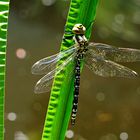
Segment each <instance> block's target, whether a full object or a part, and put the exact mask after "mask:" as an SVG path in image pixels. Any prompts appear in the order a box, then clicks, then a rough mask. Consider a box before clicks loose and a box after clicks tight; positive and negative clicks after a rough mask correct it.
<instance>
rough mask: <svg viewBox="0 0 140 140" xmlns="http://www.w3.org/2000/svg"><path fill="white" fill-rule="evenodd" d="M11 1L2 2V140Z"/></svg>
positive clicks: (0, 44)
mask: <svg viewBox="0 0 140 140" xmlns="http://www.w3.org/2000/svg"><path fill="white" fill-rule="evenodd" d="M8 10H9V0H0V140H4V98H5V96H4V91H5V61H6V43H7V25H8V13H9V11H8Z"/></svg>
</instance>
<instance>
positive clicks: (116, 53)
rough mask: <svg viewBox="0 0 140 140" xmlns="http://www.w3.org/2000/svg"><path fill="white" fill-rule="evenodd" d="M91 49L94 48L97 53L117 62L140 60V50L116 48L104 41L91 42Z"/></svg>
mask: <svg viewBox="0 0 140 140" xmlns="http://www.w3.org/2000/svg"><path fill="white" fill-rule="evenodd" d="M88 48H89V50H90V49H92V50H93V51H94V52H95V53H96V54H97V55H100V56H102V57H104V58H105V59H108V60H112V61H115V62H135V61H140V50H138V49H131V48H115V47H113V46H111V45H107V44H102V43H90V44H89V46H88Z"/></svg>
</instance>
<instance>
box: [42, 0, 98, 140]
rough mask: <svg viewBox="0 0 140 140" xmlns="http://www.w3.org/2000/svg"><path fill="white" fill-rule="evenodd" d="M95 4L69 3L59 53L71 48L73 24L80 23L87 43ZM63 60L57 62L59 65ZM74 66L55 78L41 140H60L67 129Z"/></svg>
mask: <svg viewBox="0 0 140 140" xmlns="http://www.w3.org/2000/svg"><path fill="white" fill-rule="evenodd" d="M97 3H98V0H72V1H71V5H70V10H69V15H68V17H67V22H66V26H65V32H64V36H63V40H62V44H61V51H62V50H65V49H68V48H69V47H70V46H72V44H73V43H74V42H73V35H72V32H71V30H72V28H73V26H74V25H75V24H76V23H82V24H83V25H84V26H85V27H86V28H87V32H86V37H87V38H88V39H89V38H90V34H91V29H92V24H93V23H94V20H95V13H96V7H97ZM64 61H65V59H63V60H61V61H60V62H59V64H60V63H63V62H64ZM73 71H74V62H71V63H70V64H69V65H67V66H66V67H65V69H64V70H62V71H61V72H60V73H59V74H57V75H56V76H55V80H54V83H53V87H52V91H51V96H50V101H49V105H48V111H47V116H46V119H45V125H44V131H43V135H42V140H63V139H64V138H65V133H66V130H67V127H68V123H69V119H70V115H71V109H72V101H73V90H74V76H72V75H73Z"/></svg>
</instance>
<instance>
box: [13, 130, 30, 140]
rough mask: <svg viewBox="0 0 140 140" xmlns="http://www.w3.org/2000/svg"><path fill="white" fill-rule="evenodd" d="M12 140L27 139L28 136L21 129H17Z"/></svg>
mask: <svg viewBox="0 0 140 140" xmlns="http://www.w3.org/2000/svg"><path fill="white" fill-rule="evenodd" d="M14 140H29V138H28V137H27V136H26V135H25V134H24V133H23V132H22V131H17V132H16V133H15V138H14Z"/></svg>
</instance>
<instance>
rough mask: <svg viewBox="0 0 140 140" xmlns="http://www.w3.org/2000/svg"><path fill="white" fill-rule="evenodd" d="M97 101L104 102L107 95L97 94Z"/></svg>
mask: <svg viewBox="0 0 140 140" xmlns="http://www.w3.org/2000/svg"><path fill="white" fill-rule="evenodd" d="M96 99H97V100H98V101H104V100H105V94H104V93H102V92H99V93H97V95H96Z"/></svg>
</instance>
